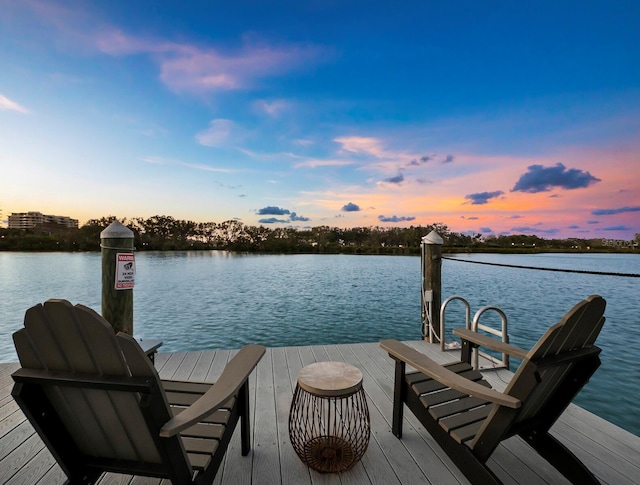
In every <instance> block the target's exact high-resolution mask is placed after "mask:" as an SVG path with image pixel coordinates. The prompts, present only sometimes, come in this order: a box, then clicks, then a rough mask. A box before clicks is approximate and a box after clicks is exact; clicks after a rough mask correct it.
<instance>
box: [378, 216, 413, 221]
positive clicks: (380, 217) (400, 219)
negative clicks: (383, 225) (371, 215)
mask: <svg viewBox="0 0 640 485" xmlns="http://www.w3.org/2000/svg"><path fill="white" fill-rule="evenodd" d="M378 220H379V221H380V222H404V221H413V220H415V217H413V216H400V217H398V216H395V215H394V216H391V217H386V216H383V215H379V216H378Z"/></svg>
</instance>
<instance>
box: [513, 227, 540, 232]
mask: <svg viewBox="0 0 640 485" xmlns="http://www.w3.org/2000/svg"><path fill="white" fill-rule="evenodd" d="M534 230H535V229H534V228H532V227H529V226H518V227H512V228H511V232H531V231H534Z"/></svg>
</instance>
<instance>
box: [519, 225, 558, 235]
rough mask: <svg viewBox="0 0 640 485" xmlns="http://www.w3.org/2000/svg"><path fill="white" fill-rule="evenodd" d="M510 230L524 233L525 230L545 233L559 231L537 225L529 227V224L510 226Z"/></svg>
mask: <svg viewBox="0 0 640 485" xmlns="http://www.w3.org/2000/svg"><path fill="white" fill-rule="evenodd" d="M538 225H540V224H536V226H538ZM511 232H512V233H513V232H517V233H525V232H533V233H539V232H542V233H545V234H556V233H558V232H559V230H558V229H540V228H539V227H535V228H533V227H530V226H521V227H512V228H511Z"/></svg>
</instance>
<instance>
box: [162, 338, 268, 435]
mask: <svg viewBox="0 0 640 485" xmlns="http://www.w3.org/2000/svg"><path fill="white" fill-rule="evenodd" d="M264 353H265V348H264V346H262V345H245V346H244V347H243V348H242V349H241V350H240V352H238V353H237V354H236V356H235V357H234V358H233V359H231V360H230V361H229V363H228V364H227V365H226V367H225V368H224V370H223V371H222V375H221V376H220V378H219V379H218V380H217V382H216V383H215V384H214V385H213V386H211V388H210V389H209V390H208V391H207V392H206V393H205V394H203V395H202V396H200V397H199V398H198V400H197V401H195V402H194V403H193V404H191V406H189V407H188V408H187V409H185V410H184V411H182V412H181V413H180V414H178V415H177V416H175V417H173V418H171V419H170V420H169V421H167V422H166V423H165V424H164V426H162V428H161V429H160V436H162V437H164V438H167V437H169V436H173V435H175V434H178V433H179V432H180V431H184V430H185V429H187V428H189V427H190V426H192V425H194V424H195V423H197V422H199V421H201V420H202V418H204V417H206V416H208V415H210V414H211V413H213V412H214V411H216V410H217V409H218V408H220V406H221V405H222V404H223V403H224V402H225V401H227V399H229V398H230V397H232V396H233V395H235V394H236V393H237V392H238V390H239V389H240V387H242V385H243V384H244V382H245V381H246V380H247V378H248V377H249V374H251V372H252V371H253V369H254V368H255V367H256V365H258V362H260V359H261V358H262V356H263V355H264Z"/></svg>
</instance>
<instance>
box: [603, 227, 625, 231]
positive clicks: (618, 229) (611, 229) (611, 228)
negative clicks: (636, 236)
mask: <svg viewBox="0 0 640 485" xmlns="http://www.w3.org/2000/svg"><path fill="white" fill-rule="evenodd" d="M631 229H632V228H631V227H628V226H609V227H603V228H602V230H603V231H630V230H631Z"/></svg>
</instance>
